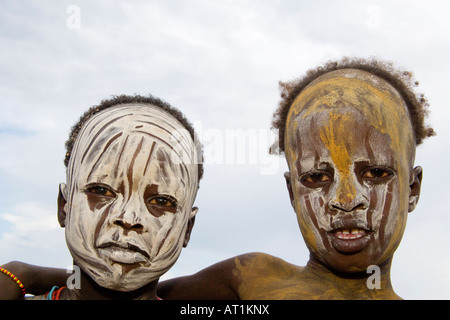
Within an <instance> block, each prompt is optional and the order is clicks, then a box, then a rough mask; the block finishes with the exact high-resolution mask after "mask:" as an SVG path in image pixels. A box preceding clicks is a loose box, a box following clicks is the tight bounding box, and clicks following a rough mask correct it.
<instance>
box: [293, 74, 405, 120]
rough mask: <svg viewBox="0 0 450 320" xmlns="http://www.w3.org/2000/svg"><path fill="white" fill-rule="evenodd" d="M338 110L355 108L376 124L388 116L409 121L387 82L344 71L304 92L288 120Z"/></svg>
mask: <svg viewBox="0 0 450 320" xmlns="http://www.w3.org/2000/svg"><path fill="white" fill-rule="evenodd" d="M336 107H348V108H350V107H353V108H356V109H358V110H360V111H362V112H364V113H365V115H366V118H367V119H368V120H369V121H371V120H372V121H374V122H375V124H376V123H378V124H380V123H383V121H382V120H380V119H379V118H380V117H382V118H383V117H385V116H386V115H389V117H392V116H395V115H397V116H402V117H407V118H406V119H409V116H408V112H407V108H406V105H405V102H404V100H403V99H402V97H401V96H400V94H399V93H398V91H397V90H395V88H393V87H392V86H391V85H390V84H389V83H388V82H386V81H385V80H383V79H381V78H379V77H378V76H376V75H374V74H372V73H369V72H366V71H362V70H356V69H343V70H337V71H332V72H328V73H326V74H324V75H322V76H320V77H319V78H317V79H316V80H314V81H313V82H311V83H310V84H309V85H308V86H307V87H306V88H305V89H304V90H302V92H301V93H300V94H299V95H298V96H297V97H296V99H295V100H294V102H293V103H292V106H291V108H290V111H289V114H288V120H289V119H292V118H293V117H294V118H295V117H297V116H298V115H302V117H306V116H307V115H308V114H310V113H312V112H314V111H316V110H318V109H322V108H328V109H329V108H336ZM402 119H405V118H402ZM377 126H379V125H377Z"/></svg>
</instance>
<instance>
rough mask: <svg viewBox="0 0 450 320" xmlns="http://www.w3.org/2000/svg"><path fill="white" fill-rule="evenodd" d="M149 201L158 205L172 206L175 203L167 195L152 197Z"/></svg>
mask: <svg viewBox="0 0 450 320" xmlns="http://www.w3.org/2000/svg"><path fill="white" fill-rule="evenodd" d="M149 203H150V204H151V205H154V206H158V207H166V208H174V207H176V205H177V203H176V201H175V200H174V199H171V198H169V197H154V198H151V199H150V200H149Z"/></svg>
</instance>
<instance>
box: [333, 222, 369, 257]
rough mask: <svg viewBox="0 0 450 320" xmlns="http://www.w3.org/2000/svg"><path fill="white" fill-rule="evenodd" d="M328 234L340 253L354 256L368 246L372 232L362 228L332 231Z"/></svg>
mask: <svg viewBox="0 0 450 320" xmlns="http://www.w3.org/2000/svg"><path fill="white" fill-rule="evenodd" d="M328 234H329V235H330V240H331V244H332V245H333V247H334V248H335V249H336V250H337V251H338V252H340V253H344V254H354V253H358V252H359V251H361V250H362V249H364V248H365V247H366V246H367V244H368V243H369V240H370V235H371V234H372V232H371V231H369V230H366V229H364V228H360V227H348V228H345V227H344V228H338V229H334V230H331V231H330V232H329V233H328Z"/></svg>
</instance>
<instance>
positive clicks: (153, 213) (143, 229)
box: [66, 104, 198, 291]
mask: <svg viewBox="0 0 450 320" xmlns="http://www.w3.org/2000/svg"><path fill="white" fill-rule="evenodd" d="M197 156H198V155H197V154H196V149H195V148H194V143H193V141H192V138H191V137H190V135H189V133H188V132H187V130H185V129H184V127H183V126H182V125H181V124H180V123H179V122H178V121H177V120H176V119H175V118H173V117H172V116H171V115H169V114H168V113H166V112H165V111H162V110H161V109H159V108H157V107H154V106H150V105H145V106H144V105H139V104H130V105H120V106H114V107H112V108H110V109H107V110H104V111H102V112H100V113H99V114H96V115H95V116H94V117H93V118H91V119H90V120H89V121H88V122H87V123H86V124H85V125H84V126H83V128H82V130H81V131H80V133H79V136H78V138H77V141H76V143H75V146H74V149H73V152H72V155H71V158H70V162H69V165H68V169H67V185H68V188H67V198H66V199H67V201H68V204H67V206H66V208H67V210H68V214H67V218H66V241H67V244H68V247H69V250H70V252H71V254H72V256H73V258H74V260H75V262H76V263H77V264H78V265H79V266H80V267H81V268H82V269H83V270H84V271H85V272H87V273H88V275H89V276H90V277H91V278H92V279H94V281H96V282H97V283H98V284H99V285H100V286H103V287H106V288H109V289H113V290H118V291H132V290H136V289H138V288H140V287H142V286H144V285H146V284H148V283H150V282H152V281H154V280H156V279H158V278H159V277H160V276H161V275H162V274H164V273H165V272H166V271H167V270H168V269H169V268H170V267H171V266H172V265H173V264H174V263H175V261H176V260H177V258H178V256H179V254H180V252H181V249H182V246H183V242H184V239H185V233H186V228H187V223H188V220H189V219H190V218H192V217H193V215H194V214H195V213H192V206H193V202H194V199H195V196H196V192H197V188H198V172H197V170H198V169H197V163H198V159H197ZM105 190H107V191H106V192H105ZM98 193H100V194H98ZM152 199H153V200H152ZM155 201H156V203H157V204H152V203H153V202H155ZM161 201H162V202H161ZM160 202H161V203H162V204H161V203H160ZM166 206H167V207H166Z"/></svg>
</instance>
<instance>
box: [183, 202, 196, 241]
mask: <svg viewBox="0 0 450 320" xmlns="http://www.w3.org/2000/svg"><path fill="white" fill-rule="evenodd" d="M197 212H198V208H197V207H193V208H192V211H191V216H190V218H189V221H188V226H187V229H186V234H185V235H184V242H183V247H184V248H186V247H187V245H188V243H189V239H191V232H192V228H193V227H194V223H195V215H196V214H197Z"/></svg>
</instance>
